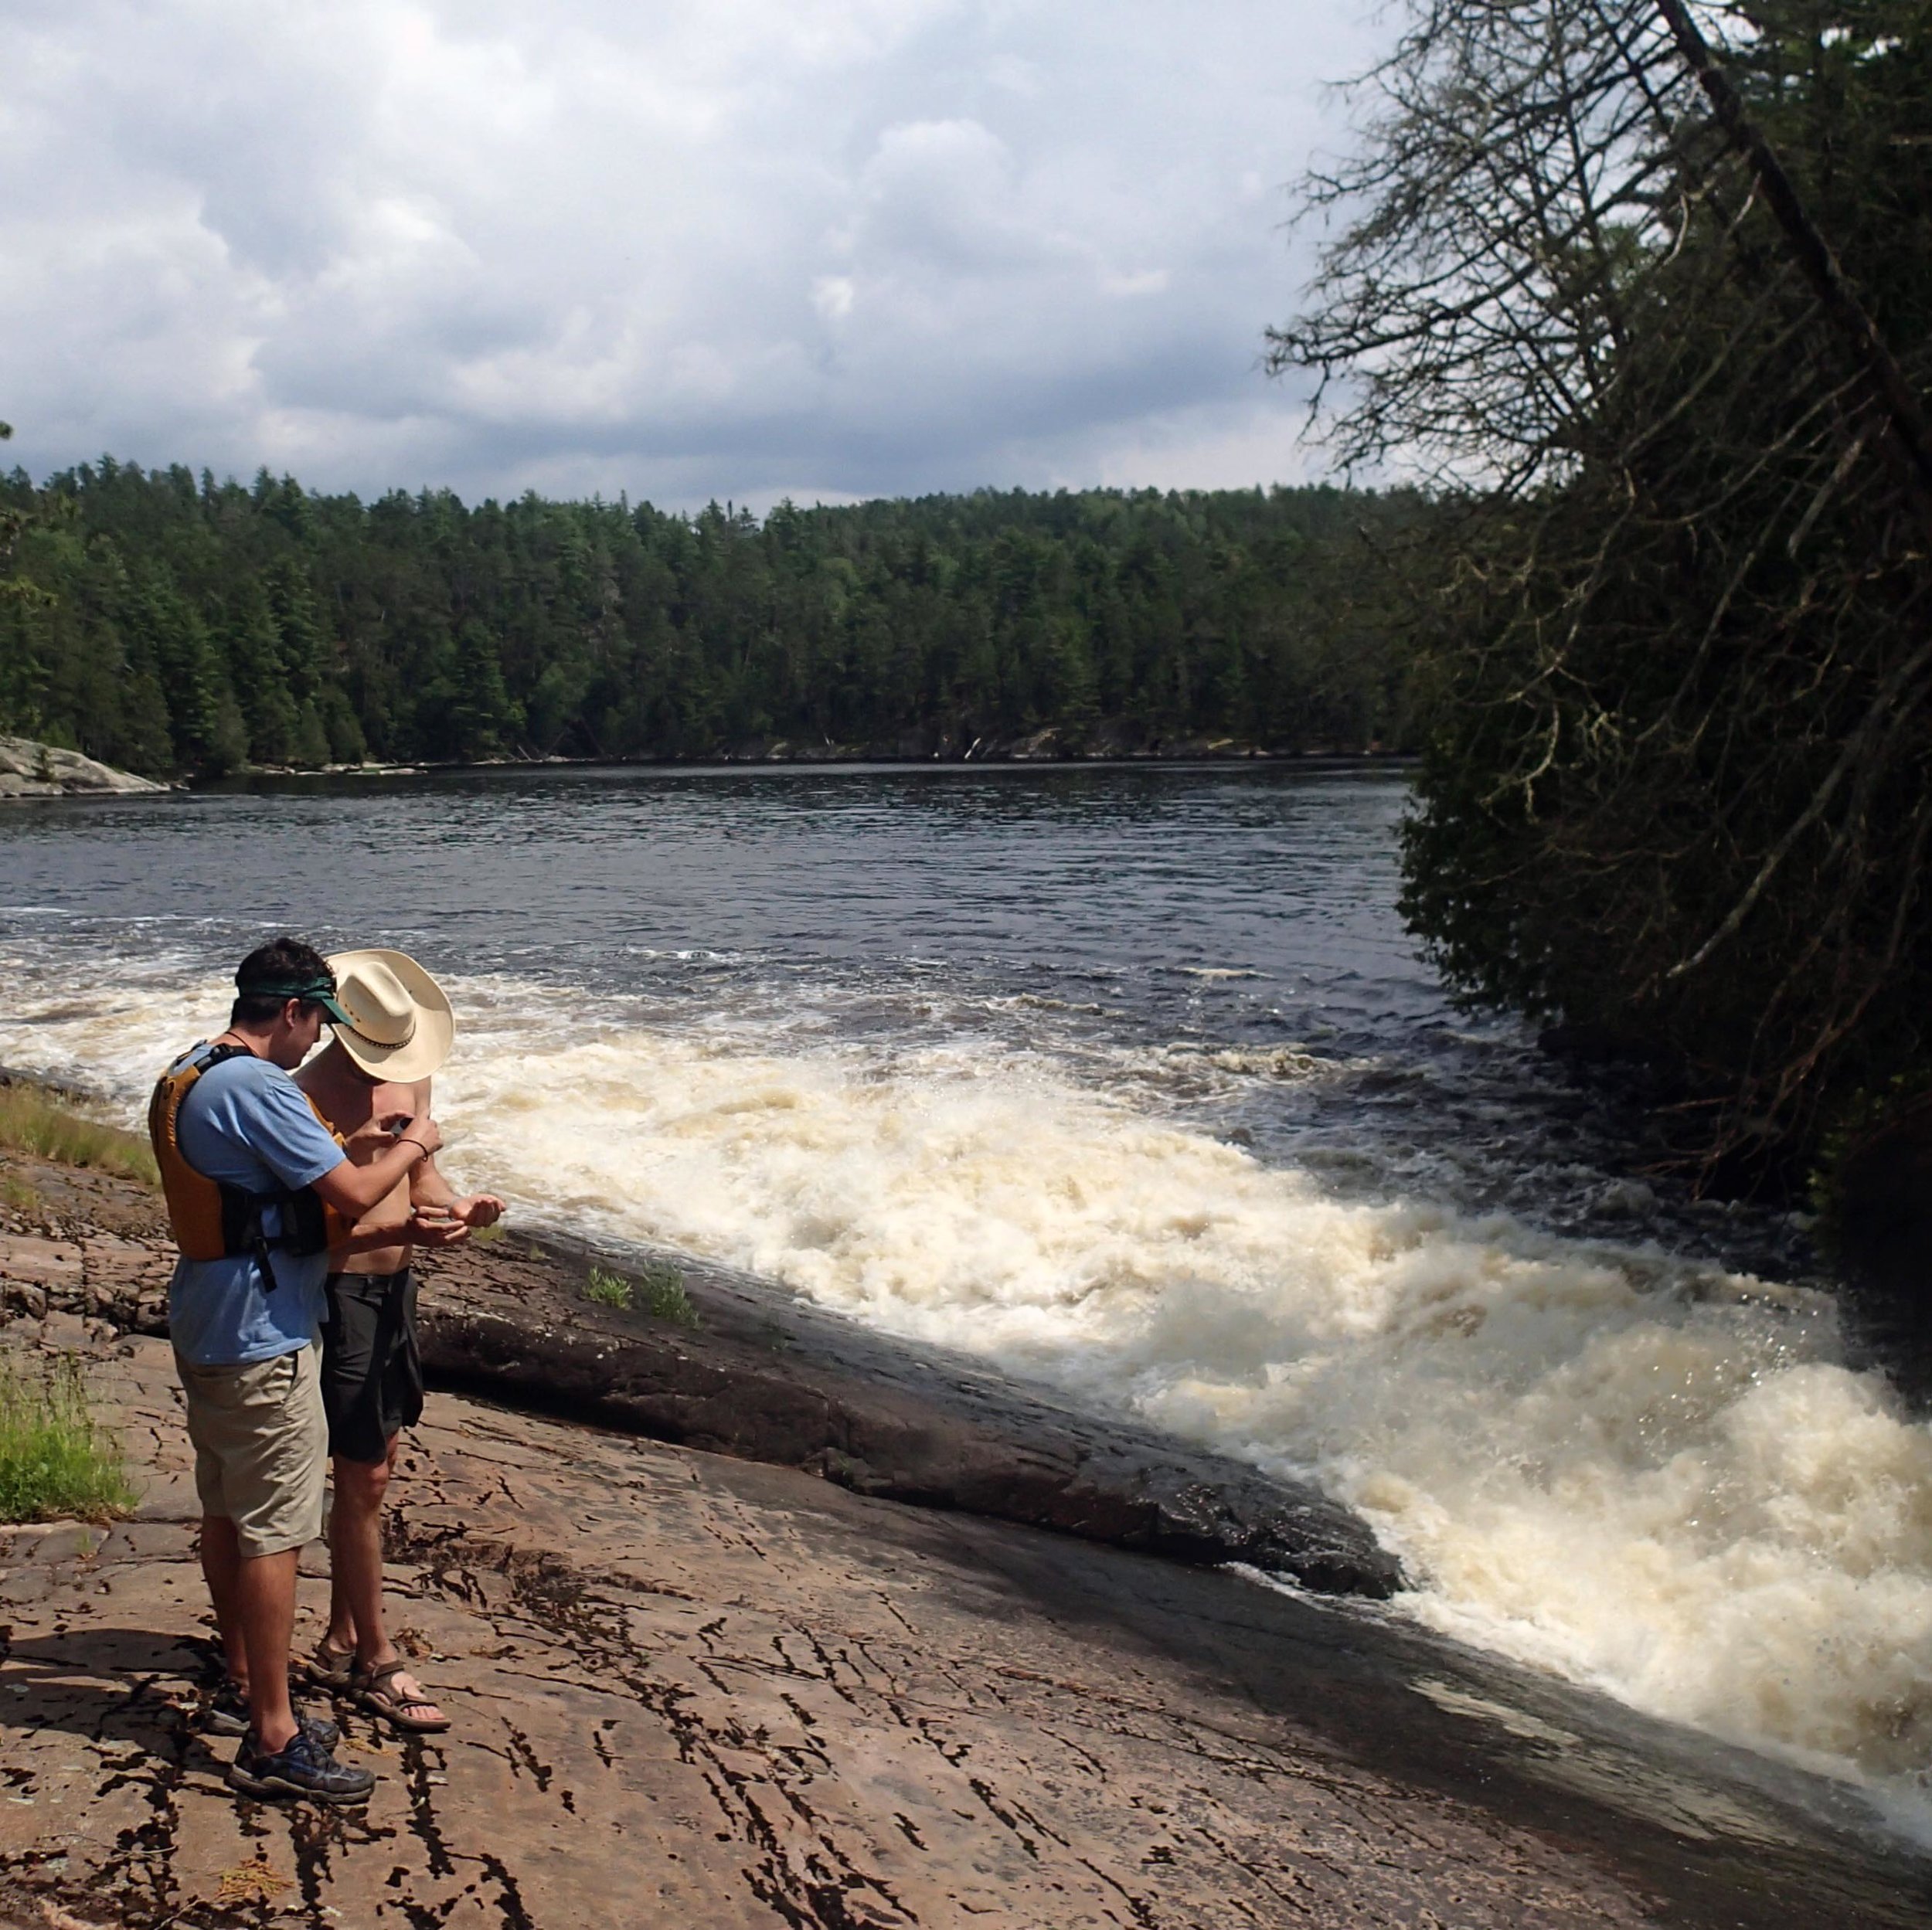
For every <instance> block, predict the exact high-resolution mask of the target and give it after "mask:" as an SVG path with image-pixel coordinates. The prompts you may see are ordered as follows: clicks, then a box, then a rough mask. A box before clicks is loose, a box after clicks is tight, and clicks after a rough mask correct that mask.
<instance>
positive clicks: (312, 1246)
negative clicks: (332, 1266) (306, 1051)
mask: <svg viewBox="0 0 1932 1930" xmlns="http://www.w3.org/2000/svg"><path fill="white" fill-rule="evenodd" d="M247 1050H248V1048H247V1046H245V1045H217V1046H216V1047H215V1048H213V1050H212V1051H211V1052H209V1053H208V1054H207V1055H206V1057H205V1058H202V1061H201V1062H200V1063H199V1065H197V1064H196V1063H195V1062H193V1061H192V1060H189V1061H188V1062H185V1063H184V1064H182V1065H172V1066H170V1067H169V1068H168V1070H167V1071H166V1072H163V1073H162V1075H161V1077H160V1078H159V1079H158V1080H156V1081H155V1092H154V1096H153V1098H151V1099H150V1100H149V1101H148V1138H149V1139H150V1140H151V1141H152V1142H153V1143H154V1148H155V1164H157V1165H158V1167H160V1168H161V1188H162V1192H163V1193H164V1194H165V1195H166V1196H167V1201H168V1220H169V1222H170V1223H171V1224H172V1227H173V1228H174V1235H175V1245H177V1246H178V1247H179V1248H180V1249H181V1250H182V1252H183V1253H184V1254H185V1255H186V1256H187V1257H188V1258H189V1259H191V1260H219V1259H233V1258H235V1257H237V1256H240V1255H241V1254H243V1253H250V1254H253V1256H254V1257H255V1261H256V1264H257V1266H260V1269H261V1270H262V1278H263V1281H264V1284H265V1285H266V1286H267V1287H269V1288H270V1289H273V1288H274V1286H275V1285H276V1284H277V1283H276V1279H275V1270H274V1268H273V1267H272V1266H270V1264H269V1259H268V1249H270V1247H271V1246H276V1247H280V1248H281V1250H282V1251H283V1252H284V1253H287V1254H288V1255H289V1256H291V1258H299V1257H301V1256H305V1255H308V1254H315V1253H320V1252H323V1251H325V1249H327V1248H328V1247H330V1246H332V1245H338V1244H339V1243H340V1242H342V1240H343V1239H346V1238H347V1237H348V1232H349V1224H348V1222H346V1221H345V1219H344V1218H342V1215H340V1214H339V1213H337V1212H336V1211H335V1210H334V1209H333V1208H330V1207H327V1206H325V1205H323V1204H322V1201H321V1198H320V1197H319V1196H318V1194H317V1193H316V1191H315V1188H313V1187H309V1186H302V1187H296V1188H292V1189H290V1188H276V1189H275V1190H274V1191H271V1192H267V1193H251V1192H250V1191H248V1190H247V1188H245V1187H240V1186H233V1185H230V1184H229V1183H228V1182H227V1181H225V1180H214V1179H210V1178H209V1177H208V1175H207V1174H205V1173H202V1172H199V1171H196V1168H195V1167H192V1166H190V1165H189V1164H188V1160H187V1158H186V1157H185V1155H184V1154H183V1153H182V1150H181V1140H180V1137H179V1126H180V1121H181V1107H182V1101H183V1100H184V1099H186V1098H187V1096H188V1095H189V1092H192V1090H193V1089H194V1086H195V1082H196V1080H198V1079H199V1078H200V1077H201V1075H202V1074H203V1073H204V1072H209V1071H212V1070H213V1068H214V1067H216V1066H217V1065H222V1064H223V1063H225V1062H226V1061H227V1060H229V1059H231V1058H241V1057H242V1056H243V1055H245V1054H246V1053H247ZM302 1096H303V1097H304V1099H308V1094H307V1093H306V1092H304V1093H303V1095H302ZM308 1109H309V1110H310V1111H311V1113H315V1118H316V1120H317V1123H318V1124H319V1125H320V1126H321V1129H322V1130H323V1131H324V1132H325V1133H328V1136H329V1137H330V1138H331V1139H332V1140H334V1141H335V1143H336V1144H337V1145H338V1146H339V1145H341V1144H342V1134H341V1133H338V1132H337V1131H336V1130H335V1128H334V1127H333V1126H331V1125H330V1124H329V1123H328V1120H325V1119H324V1118H323V1117H322V1115H321V1109H320V1108H319V1107H318V1106H317V1105H316V1103H315V1101H314V1100H313V1099H309V1100H308ZM270 1206H274V1207H279V1208H281V1227H282V1230H281V1232H279V1233H277V1234H275V1235H272V1236H271V1235H269V1234H268V1233H267V1232H265V1231H264V1228H263V1226H262V1213H263V1211H264V1208H267V1207H270Z"/></svg>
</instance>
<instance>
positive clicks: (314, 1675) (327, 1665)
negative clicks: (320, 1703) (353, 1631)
mask: <svg viewBox="0 0 1932 1930" xmlns="http://www.w3.org/2000/svg"><path fill="white" fill-rule="evenodd" d="M303 1666H304V1668H305V1669H306V1670H308V1679H309V1680H310V1681H311V1682H312V1683H313V1684H315V1687H317V1688H318V1689H327V1690H331V1691H332V1692H334V1691H337V1690H343V1689H346V1688H348V1687H349V1686H350V1678H351V1677H352V1676H353V1675H354V1674H355V1650H353V1649H338V1648H337V1647H336V1646H335V1643H333V1642H332V1641H330V1640H329V1639H328V1636H326V1635H325V1636H323V1637H322V1639H321V1641H319V1642H318V1643H316V1644H315V1647H314V1648H313V1649H312V1650H311V1651H310V1652H309V1657H308V1661H307V1662H306V1663H304V1665H303Z"/></svg>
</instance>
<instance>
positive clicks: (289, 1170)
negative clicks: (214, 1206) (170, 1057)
mask: <svg viewBox="0 0 1932 1930" xmlns="http://www.w3.org/2000/svg"><path fill="white" fill-rule="evenodd" d="M208 1052H209V1047H208V1046H207V1045H205V1044H204V1045H197V1046H196V1047H195V1048H194V1049H193V1050H192V1052H184V1053H183V1054H182V1056H181V1058H179V1059H177V1060H176V1061H175V1064H176V1065H184V1064H185V1063H186V1062H188V1061H189V1060H190V1059H193V1060H196V1061H197V1062H199V1061H200V1060H202V1059H203V1058H206V1056H207V1055H208ZM175 1135H176V1138H177V1140H178V1141H179V1145H180V1147H181V1152H182V1157H183V1158H184V1159H185V1160H187V1162H188V1164H189V1165H190V1166H192V1167H193V1168H194V1169H195V1171H196V1172H197V1173H200V1174H205V1175H206V1177H208V1178H209V1179H211V1180H220V1181H224V1182H225V1183H226V1184H229V1185H231V1186H240V1187H243V1188H246V1189H247V1191H250V1192H251V1193H269V1192H274V1191H289V1192H293V1191H294V1190H295V1189H296V1188H298V1187H303V1186H310V1185H313V1184H314V1183H315V1181H317V1180H318V1179H320V1178H321V1176H322V1175H323V1174H325V1173H332V1172H333V1171H335V1168H336V1167H338V1166H339V1165H340V1164H342V1148H341V1147H339V1146H338V1145H337V1144H336V1143H335V1140H332V1138H330V1137H329V1136H328V1133H326V1132H325V1130H323V1128H322V1126H321V1122H320V1121H319V1120H318V1119H317V1118H316V1116H315V1114H314V1113H312V1112H311V1110H310V1109H309V1104H308V1099H306V1098H305V1097H304V1095H303V1093H302V1090H301V1087H299V1086H298V1085H297V1084H296V1083H295V1082H294V1080H293V1079H291V1078H290V1077H289V1076H288V1075H287V1073H286V1072H284V1071H283V1070H282V1069H281V1067H280V1066H279V1065H270V1063H269V1062H268V1061H267V1059H265V1058H256V1057H254V1056H253V1054H252V1053H251V1054H245V1055H241V1056H240V1057H237V1058H230V1059H224V1060H223V1062H222V1063H221V1064H220V1065H216V1066H213V1067H211V1068H210V1069H209V1070H208V1071H207V1072H204V1073H202V1075H201V1077H200V1078H199V1079H197V1080H196V1082H195V1083H194V1084H193V1085H192V1086H190V1087H189V1089H188V1096H187V1097H186V1098H185V1099H183V1100H182V1103H181V1110H180V1112H179V1114H178V1115H177V1116H176V1118H175ZM262 1228H263V1231H264V1232H266V1233H267V1235H269V1237H270V1241H271V1242H272V1241H273V1239H274V1235H276V1234H277V1233H278V1232H280V1231H281V1211H280V1209H279V1208H275V1207H268V1208H264V1211H263V1215H262ZM268 1258H269V1263H270V1266H273V1267H274V1271H275V1286H274V1290H273V1292H270V1291H267V1289H266V1283H264V1280H263V1279H262V1277H261V1269H260V1266H258V1265H257V1263H256V1260H255V1256H253V1254H252V1253H237V1254H234V1255H232V1256H230V1257H229V1258H227V1259H219V1260H191V1259H188V1258H187V1257H186V1256H185V1255H184V1256H182V1258H181V1259H179V1260H177V1261H176V1262H175V1277H174V1279H173V1280H172V1282H171V1283H170V1284H169V1286H168V1330H169V1331H170V1333H171V1334H172V1336H173V1338H174V1343H175V1346H176V1347H179V1349H180V1350H181V1353H182V1357H183V1358H184V1359H185V1360H188V1361H192V1363H193V1364H195V1365H196V1367H239V1366H245V1365H247V1364H249V1363H250V1362H251V1361H272V1360H274V1358H275V1357H276V1356H277V1355H278V1354H293V1353H294V1352H295V1351H296V1350H297V1349H298V1348H299V1347H308V1346H311V1345H312V1344H314V1342H315V1338H316V1336H317V1334H318V1330H319V1329H320V1327H321V1318H322V1283H323V1281H324V1280H325V1279H327V1278H328V1255H327V1254H326V1253H311V1254H308V1255H305V1256H303V1257H301V1258H300V1259H298V1258H297V1257H296V1256H294V1255H293V1254H291V1253H290V1252H288V1251H287V1249H286V1248H284V1247H279V1246H276V1245H272V1244H271V1245H270V1248H269V1250H268Z"/></svg>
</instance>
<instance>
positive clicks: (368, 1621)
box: [328, 1434, 442, 1718]
mask: <svg viewBox="0 0 1932 1930" xmlns="http://www.w3.org/2000/svg"><path fill="white" fill-rule="evenodd" d="M402 1438H403V1437H402V1436H400V1434H392V1435H391V1436H389V1441H388V1444H387V1446H386V1450H385V1452H384V1453H383V1458H382V1459H381V1460H379V1461H345V1460H344V1459H343V1458H342V1456H340V1455H339V1454H338V1455H337V1456H336V1457H335V1502H334V1504H333V1505H332V1508H331V1510H330V1513H329V1520H328V1551H329V1557H330V1561H329V1566H330V1569H331V1576H330V1581H329V1589H328V1642H329V1646H330V1647H331V1648H333V1649H339V1650H343V1651H345V1652H347V1651H348V1650H354V1651H355V1663H356V1666H357V1667H359V1669H362V1670H364V1671H365V1672H366V1671H368V1670H372V1669H379V1668H380V1667H383V1664H384V1663H389V1662H393V1661H394V1660H396V1648H395V1645H394V1644H393V1643H392V1642H391V1641H390V1640H389V1632H388V1630H387V1629H385V1628H384V1627H383V1496H384V1495H385V1493H387V1491H388V1489H389V1476H391V1475H392V1474H393V1473H395V1471H396V1449H398V1447H399V1446H400V1445H401V1443H402ZM389 1688H390V1692H391V1693H392V1694H393V1695H394V1696H395V1697H396V1700H397V1701H399V1702H405V1703H415V1704H420V1707H421V1708H422V1711H423V1714H424V1715H425V1717H426V1718H438V1717H440V1715H441V1714H442V1711H441V1710H440V1709H438V1708H437V1707H436V1705H435V1704H434V1703H433V1702H431V1701H430V1699H429V1698H428V1697H427V1696H426V1695H424V1694H423V1685H422V1684H420V1682H418V1681H417V1680H416V1678H415V1677H413V1676H411V1675H407V1674H402V1675H398V1676H396V1677H395V1678H394V1679H393V1681H392V1682H391V1684H390V1685H389Z"/></svg>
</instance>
